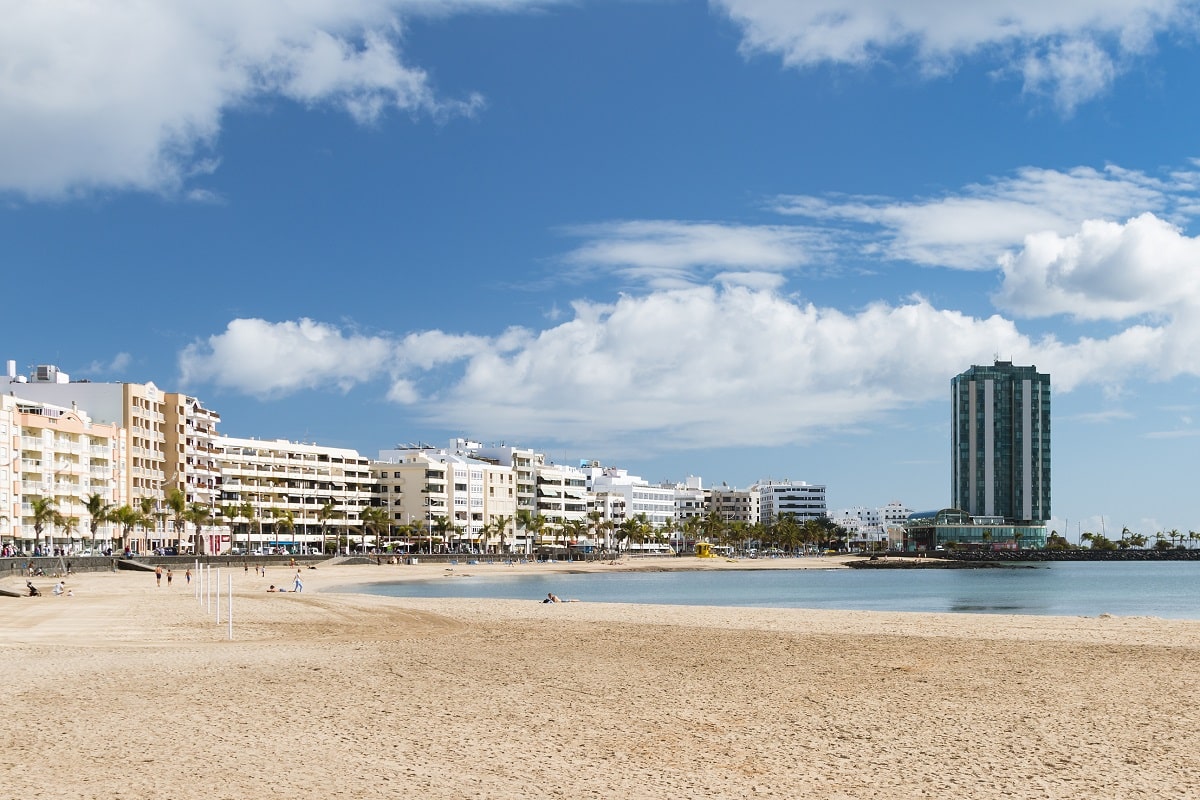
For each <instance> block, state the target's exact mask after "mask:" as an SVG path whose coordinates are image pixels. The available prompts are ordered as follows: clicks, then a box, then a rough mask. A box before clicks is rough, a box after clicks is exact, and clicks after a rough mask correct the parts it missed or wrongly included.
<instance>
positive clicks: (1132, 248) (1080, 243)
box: [995, 214, 1200, 320]
mask: <svg viewBox="0 0 1200 800" xmlns="http://www.w3.org/2000/svg"><path fill="white" fill-rule="evenodd" d="M1000 263H1001V268H1002V270H1003V274H1004V282H1003V285H1002V286H1001V289H1000V291H999V292H998V293H997V294H996V296H995V300H996V303H997V305H999V306H1000V307H1001V308H1005V309H1009V310H1012V311H1015V312H1017V313H1020V314H1022V315H1026V316H1050V315H1058V314H1066V315H1070V316H1074V317H1076V318H1079V319H1089V320H1097V319H1105V320H1122V319H1128V318H1130V317H1135V316H1140V315H1144V314H1151V315H1166V316H1171V317H1178V316H1181V315H1182V314H1184V313H1188V314H1193V313H1194V312H1195V311H1196V310H1197V309H1200V239H1196V238H1194V237H1189V236H1186V235H1184V234H1183V233H1182V232H1181V231H1180V230H1179V229H1178V228H1177V227H1175V226H1174V225H1171V224H1169V223H1167V222H1164V221H1163V220H1161V219H1159V218H1158V217H1156V216H1154V215H1153V214H1142V215H1140V216H1138V217H1135V218H1133V219H1131V220H1129V221H1128V222H1126V223H1117V222H1105V221H1099V220H1089V221H1086V222H1084V223H1083V224H1082V225H1081V226H1080V228H1079V229H1078V231H1077V232H1075V233H1072V234H1071V235H1068V236H1063V235H1060V234H1058V233H1054V232H1046V233H1038V234H1032V235H1030V236H1027V237H1026V238H1025V243H1024V247H1022V248H1021V249H1020V250H1019V251H1017V252H1015V253H1010V254H1006V255H1005V256H1004V257H1003V258H1002V259H1001V262H1000Z"/></svg>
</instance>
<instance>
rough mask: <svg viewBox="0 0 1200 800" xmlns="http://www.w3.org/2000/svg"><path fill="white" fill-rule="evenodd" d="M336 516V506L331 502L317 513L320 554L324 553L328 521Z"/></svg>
mask: <svg viewBox="0 0 1200 800" xmlns="http://www.w3.org/2000/svg"><path fill="white" fill-rule="evenodd" d="M336 516H337V506H336V505H335V504H334V502H333V501H332V500H330V501H329V502H328V503H326V504H325V505H323V506H321V510H320V511H318V512H317V521H318V522H320V523H321V553H322V554H324V553H325V533H326V531H327V530H328V528H329V520H331V519H333V518H334V517H336Z"/></svg>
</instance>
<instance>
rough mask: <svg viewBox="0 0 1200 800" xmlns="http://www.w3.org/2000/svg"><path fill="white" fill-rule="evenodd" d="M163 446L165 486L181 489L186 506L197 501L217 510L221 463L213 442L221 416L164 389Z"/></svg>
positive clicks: (194, 401) (199, 403)
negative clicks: (164, 422) (165, 473)
mask: <svg viewBox="0 0 1200 800" xmlns="http://www.w3.org/2000/svg"><path fill="white" fill-rule="evenodd" d="M163 409H164V412H165V415H166V425H165V426H164V431H165V438H166V442H165V447H164V448H163V449H164V452H165V454H166V466H165V467H164V469H165V470H166V472H167V484H166V485H167V486H168V487H176V488H178V489H179V490H180V491H182V492H183V495H184V499H185V501H186V502H187V504H188V505H189V506H191V505H192V504H193V503H199V504H200V505H202V506H205V507H207V508H210V509H216V508H217V507H219V506H220V503H221V489H220V484H221V466H220V463H219V462H218V460H217V447H216V444H215V443H214V442H215V441H216V439H217V438H219V434H218V433H217V425H218V424H219V423H220V421H221V415H220V414H218V413H217V412H215V411H212V410H210V409H207V408H205V407H204V405H203V404H202V403H201V402H200V401H199V400H197V399H196V398H195V397H189V396H188V395H186V394H180V393H178V392H167V393H166V395H165V400H164V403H163Z"/></svg>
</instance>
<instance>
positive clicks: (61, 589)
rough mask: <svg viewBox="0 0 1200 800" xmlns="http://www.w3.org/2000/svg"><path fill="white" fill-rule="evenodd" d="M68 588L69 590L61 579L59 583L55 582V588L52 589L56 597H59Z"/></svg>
mask: <svg viewBox="0 0 1200 800" xmlns="http://www.w3.org/2000/svg"><path fill="white" fill-rule="evenodd" d="M66 590H67V587H66V584H64V583H63V582H62V581H59V582H58V583H56V584H54V588H53V589H52V590H51V591H52V592H53V593H54V596H55V597H58V596H59V595H61V594H62V593H63V592H65V591H66Z"/></svg>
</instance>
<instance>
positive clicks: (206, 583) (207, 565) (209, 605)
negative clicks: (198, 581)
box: [204, 564, 212, 613]
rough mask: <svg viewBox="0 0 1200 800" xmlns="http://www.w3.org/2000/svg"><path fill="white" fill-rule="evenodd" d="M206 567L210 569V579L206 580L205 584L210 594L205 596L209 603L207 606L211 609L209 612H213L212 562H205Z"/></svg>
mask: <svg viewBox="0 0 1200 800" xmlns="http://www.w3.org/2000/svg"><path fill="white" fill-rule="evenodd" d="M205 567H206V568H207V571H208V579H207V580H205V581H204V585H205V587H206V588H207V589H208V596H207V598H205V599H206V602H207V604H208V605H206V606H205V608H206V609H207V610H208V611H209V613H211V612H212V564H205Z"/></svg>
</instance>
